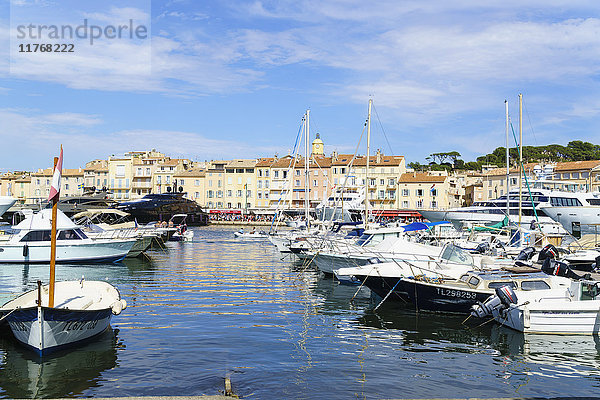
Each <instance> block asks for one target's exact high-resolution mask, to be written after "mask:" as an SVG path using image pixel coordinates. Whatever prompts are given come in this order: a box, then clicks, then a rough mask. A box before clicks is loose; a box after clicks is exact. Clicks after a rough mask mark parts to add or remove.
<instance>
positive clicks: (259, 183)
mask: <svg viewBox="0 0 600 400" xmlns="http://www.w3.org/2000/svg"><path fill="white" fill-rule="evenodd" d="M256 185H257V187H258V188H259V189H261V188H262V181H258V182H256Z"/></svg>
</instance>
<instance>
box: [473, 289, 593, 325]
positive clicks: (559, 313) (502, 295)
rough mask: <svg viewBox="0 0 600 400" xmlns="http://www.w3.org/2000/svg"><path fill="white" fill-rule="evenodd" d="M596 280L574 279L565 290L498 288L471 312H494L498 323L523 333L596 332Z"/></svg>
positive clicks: (477, 313)
mask: <svg viewBox="0 0 600 400" xmlns="http://www.w3.org/2000/svg"><path fill="white" fill-rule="evenodd" d="M599 284H600V283H599V282H597V281H587V280H579V281H574V280H573V281H571V284H570V285H567V286H566V287H565V288H562V289H547V290H537V291H530V292H529V291H519V292H518V294H515V292H514V291H512V289H511V288H510V287H508V286H504V287H501V288H498V289H496V294H495V295H493V296H490V297H489V298H488V299H487V300H486V301H485V302H484V303H483V304H481V305H479V306H474V309H473V312H472V315H474V316H478V317H485V316H489V315H491V316H492V317H493V318H494V319H495V320H496V322H498V323H499V324H501V325H504V326H507V327H509V328H512V329H515V330H517V331H520V332H524V333H542V334H561V335H571V334H578V335H597V334H598V333H600V296H598V294H599V292H600V287H599Z"/></svg>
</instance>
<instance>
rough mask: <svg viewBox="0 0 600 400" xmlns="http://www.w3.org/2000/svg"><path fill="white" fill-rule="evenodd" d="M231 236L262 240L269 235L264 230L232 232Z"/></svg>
mask: <svg viewBox="0 0 600 400" xmlns="http://www.w3.org/2000/svg"><path fill="white" fill-rule="evenodd" d="M233 236H234V237H235V238H236V239H243V240H264V239H266V238H268V237H269V235H267V234H266V233H265V232H234V233H233Z"/></svg>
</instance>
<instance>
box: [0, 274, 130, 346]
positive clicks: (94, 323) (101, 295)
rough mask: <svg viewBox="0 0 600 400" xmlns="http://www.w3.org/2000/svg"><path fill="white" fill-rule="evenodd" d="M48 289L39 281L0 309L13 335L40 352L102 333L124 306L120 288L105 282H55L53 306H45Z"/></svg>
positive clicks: (125, 304)
mask: <svg viewBox="0 0 600 400" xmlns="http://www.w3.org/2000/svg"><path fill="white" fill-rule="evenodd" d="M48 293H49V288H48V285H45V286H41V284H40V285H39V287H38V289H34V290H31V291H29V292H26V293H24V294H22V295H21V296H19V297H17V298H16V299H14V300H11V301H9V302H8V303H6V304H4V305H3V306H2V308H1V309H0V311H1V312H2V313H3V314H5V318H6V321H7V322H8V325H9V326H10V328H11V330H12V332H13V334H14V335H15V338H16V339H17V340H18V341H19V342H21V343H23V344H24V345H25V346H27V347H29V348H31V349H33V350H34V351H36V352H37V353H38V354H39V355H45V354H47V353H49V352H52V351H55V350H58V349H60V348H62V347H66V346H69V345H73V344H76V343H80V342H82V341H85V340H87V339H90V338H92V337H94V336H96V335H99V334H101V333H102V332H104V331H105V330H106V329H107V328H108V327H109V326H110V318H111V316H112V315H113V314H115V315H117V314H119V313H120V312H121V311H122V310H123V309H124V308H126V307H127V303H126V302H125V300H122V299H121V296H120V294H119V291H118V290H117V289H116V288H115V287H114V286H112V285H110V284H109V283H106V282H100V281H85V280H83V279H82V280H81V281H65V282H57V283H56V288H55V293H56V294H55V299H54V301H55V304H56V305H55V307H52V308H50V307H48V306H47V305H48V298H49V294H48ZM38 299H41V305H42V306H38V304H37V303H38V301H39V300H38Z"/></svg>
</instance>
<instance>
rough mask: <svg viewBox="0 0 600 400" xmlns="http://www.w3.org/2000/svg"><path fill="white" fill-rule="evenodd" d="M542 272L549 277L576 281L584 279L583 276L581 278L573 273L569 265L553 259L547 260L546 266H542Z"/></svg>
mask: <svg viewBox="0 0 600 400" xmlns="http://www.w3.org/2000/svg"><path fill="white" fill-rule="evenodd" d="M542 272H543V273H545V274H547V275H555V276H562V277H565V278H570V279H575V280H579V279H581V278H583V277H582V276H579V275H577V274H576V273H575V272H573V270H572V269H571V268H570V267H569V265H568V264H567V263H565V262H562V261H556V260H553V259H551V258H546V260H544V264H542Z"/></svg>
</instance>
